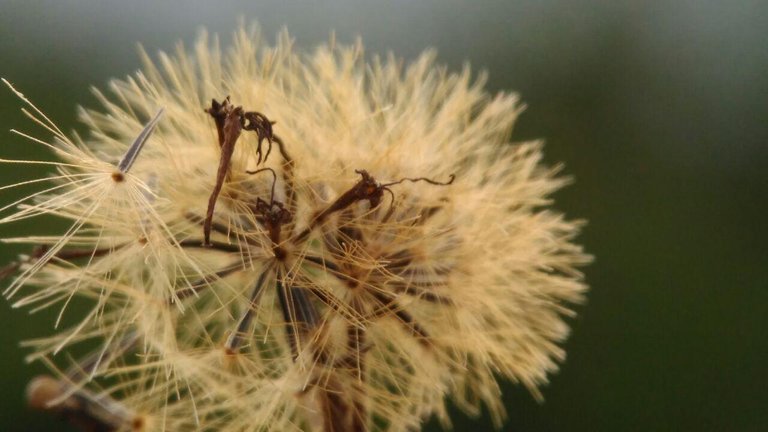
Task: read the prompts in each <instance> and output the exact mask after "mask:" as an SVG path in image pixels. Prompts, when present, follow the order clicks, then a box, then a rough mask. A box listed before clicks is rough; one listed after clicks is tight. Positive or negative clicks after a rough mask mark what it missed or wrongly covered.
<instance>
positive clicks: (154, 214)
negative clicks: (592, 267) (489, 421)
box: [0, 28, 589, 432]
mask: <svg viewBox="0 0 768 432" xmlns="http://www.w3.org/2000/svg"><path fill="white" fill-rule="evenodd" d="M143 60H144V68H143V70H142V71H141V72H138V73H137V74H136V75H134V76H132V77H128V78H126V79H124V80H116V81H112V82H111V83H110V91H111V96H106V95H105V94H103V93H101V92H99V91H96V95H97V97H98V98H99V100H100V101H101V103H102V104H103V108H102V109H101V110H82V111H81V118H82V120H83V121H84V122H85V123H86V124H87V125H88V126H89V128H90V130H91V131H90V135H89V136H88V137H86V138H85V139H80V138H79V137H74V138H68V137H67V136H65V135H64V134H63V133H61V131H60V130H59V129H58V128H57V127H56V126H55V125H54V124H53V122H52V121H50V120H49V119H48V118H47V117H45V115H44V114H43V113H42V112H41V111H40V110H38V109H37V108H35V107H34V105H32V103H31V102H29V101H28V100H27V99H26V98H24V96H23V95H21V93H18V92H17V94H18V95H19V96H20V97H21V98H22V100H23V101H24V102H25V103H26V104H27V106H28V107H29V108H30V110H28V111H25V112H27V113H28V115H29V116H30V117H31V118H32V119H33V120H34V121H35V122H36V123H37V124H38V125H40V126H42V127H43V128H44V129H45V130H47V131H48V132H49V133H51V134H52V135H53V139H52V140H49V141H46V140H42V139H38V138H33V137H32V136H31V135H29V134H26V133H21V132H19V134H21V135H22V136H24V137H25V138H27V139H29V140H31V141H33V142H35V143H37V144H39V145H42V146H45V147H47V148H49V149H50V150H52V151H53V153H54V155H55V156H56V157H57V158H58V160H56V161H52V162H48V161H10V160H3V161H2V162H3V163H9V164H10V163H21V164H28V163H42V164H48V165H51V166H52V167H54V168H55V169H56V174H53V175H51V176H50V177H46V178H43V179H39V180H33V181H31V182H24V183H19V184H15V185H9V186H5V187H4V188H12V187H16V186H20V185H25V184H29V183H33V184H36V183H40V184H45V183H47V184H49V185H50V186H48V187H46V188H44V189H42V190H41V191H39V192H36V193H34V194H32V195H30V196H28V197H26V198H24V199H22V200H20V201H17V202H13V203H10V204H8V205H6V206H5V207H3V208H2V211H3V212H4V213H3V214H4V216H1V217H0V223H2V224H12V223H14V222H16V221H19V220H22V219H27V218H32V217H38V216H43V215H53V216H57V217H60V218H63V219H65V220H68V221H70V224H71V225H70V228H69V229H68V230H67V231H66V232H65V233H64V234H62V235H60V236H28V237H20V238H6V239H4V241H6V242H14V243H28V244H31V245H32V247H33V249H32V252H31V253H30V254H29V255H25V256H21V257H19V259H18V260H17V261H16V262H13V263H11V264H9V265H8V266H7V267H6V268H4V269H3V270H2V272H1V274H0V276H5V277H8V276H11V275H13V274H15V275H16V276H15V279H13V280H12V281H11V282H10V285H9V286H8V288H7V289H6V291H5V295H6V296H7V297H8V298H10V299H12V300H13V302H14V303H13V304H14V306H16V307H22V306H24V307H29V308H32V310H38V309H42V308H58V310H59V311H60V313H59V320H57V322H56V327H57V330H56V333H55V334H54V335H52V336H49V337H46V338H41V339H37V340H33V341H29V342H26V343H25V344H26V345H27V346H28V347H30V349H31V351H32V353H31V354H30V357H29V359H30V360H39V361H42V362H44V363H46V364H47V365H48V366H49V367H50V368H51V370H52V376H47V377H39V378H37V379H35V380H34V381H33V382H32V383H31V384H30V386H29V390H28V399H29V401H30V404H31V405H32V406H34V407H37V408H40V409H44V410H47V411H50V412H53V413H57V414H59V415H61V416H63V417H65V418H67V419H69V420H70V421H71V422H73V423H75V424H77V425H79V426H81V427H82V428H84V429H86V430H109V431H112V430H133V431H144V430H167V431H177V430H265V431H268V430H274V431H286V430H296V431H337V432H339V431H365V430H370V431H404V430H413V429H418V428H419V426H420V424H421V423H422V422H423V421H424V420H425V419H427V418H429V417H431V416H437V417H438V418H439V419H440V421H441V422H442V423H443V425H444V426H445V427H450V419H449V418H448V415H447V410H446V407H445V404H446V402H447V401H448V400H452V401H453V402H454V403H455V404H456V405H457V406H459V407H460V408H461V409H463V410H464V411H466V412H467V413H469V414H473V415H477V414H479V412H480V409H481V407H482V406H485V407H486V408H487V409H488V411H489V412H490V413H491V415H492V416H493V419H494V421H495V422H496V424H497V426H499V427H500V426H501V425H502V423H503V421H504V416H505V413H504V408H503V404H502V402H501V392H500V390H499V386H498V384H497V381H496V378H497V377H502V378H504V379H507V380H511V381H513V382H519V383H522V384H523V385H524V386H526V387H527V388H528V389H529V390H530V391H531V393H532V394H533V395H534V396H535V397H536V398H541V393H540V391H539V388H540V387H541V386H542V385H543V384H545V383H546V382H547V376H548V375H549V374H550V373H552V372H554V371H556V370H557V367H558V363H559V362H561V361H563V359H564V352H563V350H562V348H561V347H560V346H559V343H561V342H562V341H563V340H564V339H565V337H566V336H567V333H568V327H567V325H566V323H565V322H564V320H563V317H567V316H570V315H572V312H571V311H570V309H569V305H571V304H575V303H578V302H580V301H582V299H583V293H584V291H585V289H586V286H585V285H584V284H583V282H582V275H581V274H580V273H579V272H578V270H577V267H579V266H581V265H584V264H586V263H587V262H588V261H589V256H587V255H585V254H584V253H583V252H582V249H581V248H580V247H579V246H577V245H575V244H573V243H572V240H573V238H574V236H575V235H576V234H577V232H578V230H579V228H580V225H581V223H580V222H574V221H568V220H566V219H564V217H563V216H562V215H560V214H558V213H556V212H553V211H551V210H548V209H546V206H547V205H549V204H550V200H549V198H548V197H549V196H550V195H551V194H552V193H553V192H554V191H556V190H557V189H559V188H560V187H562V186H563V185H565V184H566V183H567V182H568V180H567V179H566V178H563V177H559V176H558V172H559V170H560V167H559V166H558V167H554V168H547V167H545V166H543V165H542V163H541V147H542V146H541V143H538V142H532V143H516V144H513V143H510V142H509V137H510V134H511V130H512V126H513V124H514V122H515V120H516V118H517V116H518V114H519V113H520V111H521V110H522V107H521V105H520V104H519V102H518V100H517V98H516V97H515V96H514V95H511V94H499V95H497V96H495V97H492V96H490V95H489V94H488V93H486V92H485V91H484V90H483V84H484V79H483V78H482V77H481V78H480V79H477V80H473V79H472V77H471V73H470V71H469V69H468V68H465V69H464V70H463V71H462V72H461V73H459V74H454V73H449V72H447V71H446V70H445V69H444V68H441V67H437V66H435V65H434V56H433V54H431V53H426V54H424V55H422V56H421V57H420V58H419V59H418V60H416V61H415V62H414V63H413V64H412V65H410V66H408V67H403V66H402V62H401V61H400V60H398V59H396V58H394V57H391V56H390V57H387V58H378V57H374V58H373V60H372V61H371V62H370V63H367V62H366V61H365V58H364V55H363V50H362V46H361V45H360V44H359V43H358V44H355V45H352V46H341V45H337V44H336V43H335V41H333V40H332V41H331V42H330V44H328V45H324V46H321V47H319V48H317V49H316V50H315V51H314V52H313V53H311V54H305V55H302V54H297V53H296V52H295V51H294V50H293V48H292V40H291V39H290V37H289V36H288V35H287V34H286V33H285V32H283V33H282V34H280V36H279V37H278V41H277V44H276V46H274V47H270V46H268V45H266V44H265V43H263V42H262V41H261V37H260V34H259V32H258V31H257V30H256V29H255V28H252V29H249V30H246V29H241V30H239V31H237V32H236V34H235V37H234V43H233V47H232V48H230V49H229V50H227V51H226V52H224V53H223V52H222V51H221V50H220V48H219V45H218V42H217V40H216V39H215V38H209V37H208V36H207V35H206V34H205V33H203V34H202V35H201V37H200V38H199V40H198V41H197V43H196V44H195V46H194V49H193V50H192V51H191V54H190V52H188V51H187V50H186V49H185V48H183V47H181V46H180V47H179V48H178V50H177V52H176V53H175V55H174V56H169V55H166V54H164V53H161V54H160V56H159V62H158V63H154V62H153V61H152V60H151V59H150V57H149V56H147V55H146V54H143ZM6 83H7V82H6ZM9 85H10V84H9ZM73 298H76V299H78V301H79V302H81V303H85V304H87V305H89V307H88V308H86V311H87V313H86V314H85V316H83V317H78V318H77V319H74V320H72V319H67V316H68V308H67V306H68V304H69V303H70V300H71V299H73ZM70 321H74V324H73V325H70V326H66V325H62V323H69V322H70ZM78 353H81V354H82V353H86V354H83V355H80V354H78Z"/></svg>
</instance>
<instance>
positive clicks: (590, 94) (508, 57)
mask: <svg viewBox="0 0 768 432" xmlns="http://www.w3.org/2000/svg"><path fill="white" fill-rule="evenodd" d="M158 3H160V2H158ZM238 17H244V18H245V19H246V21H250V20H253V19H257V20H258V21H259V22H260V23H261V25H262V27H263V29H264V32H265V34H266V35H267V36H269V37H270V40H274V38H273V35H274V34H275V33H276V32H277V31H278V30H279V29H280V28H281V27H282V26H284V25H285V26H287V27H288V28H289V30H290V31H291V33H292V34H293V35H294V36H295V37H296V38H297V44H298V46H299V47H301V48H304V49H309V48H312V47H313V46H315V45H317V44H318V43H320V42H323V41H325V40H327V38H328V35H329V32H330V31H331V30H335V31H336V33H337V36H338V38H339V39H340V40H342V41H346V42H349V41H352V40H353V38H354V37H355V36H358V35H359V36H362V37H363V40H364V42H365V44H366V49H367V52H368V53H385V52H386V51H388V50H392V51H393V52H395V53H396V54H398V55H399V56H404V57H406V58H408V59H413V58H414V57H415V56H417V55H418V53H419V52H420V51H422V50H423V49H425V48H428V47H436V48H437V49H438V52H439V59H440V62H442V63H445V64H447V65H449V66H450V67H451V68H453V69H454V70H458V69H459V68H460V67H461V65H462V63H463V62H465V61H468V62H470V63H471V64H472V65H473V67H474V68H476V69H484V70H487V71H488V72H489V73H490V81H489V83H488V89H489V90H490V91H499V90H514V91H517V92H519V93H520V94H521V96H522V98H523V100H524V101H525V102H526V103H527V104H528V106H529V108H528V109H527V110H526V112H525V114H524V115H523V116H522V118H521V120H520V122H519V124H518V127H517V130H516V132H515V138H516V139H517V140H524V139H531V138H540V137H541V138H545V139H546V140H547V147H546V157H547V161H548V162H549V163H555V162H558V161H563V162H565V163H566V170H567V173H568V174H570V175H573V176H574V177H575V178H576V183H575V184H574V185H573V186H571V187H569V188H567V189H566V190H564V191H562V192H560V193H558V195H557V197H556V198H557V207H558V208H559V209H560V210H563V211H565V212H566V213H567V214H568V215H569V216H570V217H572V218H586V219H588V220H589V226H588V227H587V228H586V230H585V231H584V233H583V235H582V236H581V237H580V238H579V241H580V242H583V243H584V244H585V245H586V247H587V250H588V251H589V252H590V253H592V254H594V255H595V256H596V261H595V263H594V264H593V265H591V266H590V267H588V268H587V269H586V274H587V281H588V282H589V284H590V285H591V287H592V289H591V292H590V293H589V301H588V304H586V305H585V306H580V307H578V308H577V310H578V312H579V316H578V318H576V319H574V320H573V321H572V325H573V335H572V337H571V338H570V339H569V341H568V342H567V350H568V360H567V362H566V363H565V364H564V365H563V367H562V370H561V372H560V373H559V374H557V375H555V376H553V377H552V383H551V385H550V386H549V387H547V388H545V389H544V394H545V396H546V399H547V400H546V402H545V403H544V404H541V405H539V404H537V403H535V402H534V401H533V399H532V398H531V397H530V396H529V395H528V394H527V392H526V391H525V390H523V389H521V388H518V387H513V386H506V387H505V401H506V403H507V406H508V408H509V415H510V419H509V422H508V423H507V425H506V426H505V429H504V430H513V431H542V430H544V431H548V430H553V431H580V430H585V431H586V430H589V431H626V430H685V431H688V430H690V431H698V430H718V431H719V430H729V431H747V430H768V414H766V413H767V410H768V388H767V384H768V381H767V380H766V378H767V377H768V374H766V367H767V366H768V337H767V336H766V331H768V326H767V324H768V313H766V312H768V278H766V276H768V271H766V265H768V244H767V243H766V239H768V236H767V235H768V223H766V221H765V214H766V211H768V200H767V199H766V198H767V196H766V192H767V189H766V186H768V181H767V180H768V176H767V175H766V174H765V170H766V167H768V150H767V149H766V144H768V126H767V125H766V118H768V75H767V74H766V72H767V71H768V2H765V1H752V2H749V1H741V2H738V1H737V2H726V1H673V2H661V1H656V2H653V1H650V2H643V1H635V2H611V1H607V0H606V1H597V0H594V1H566V0H547V1H472V2H470V1H466V2H458V1H419V2H415V1H413V2H412V1H405V0H399V1H389V2H386V1H352V0H334V1H324V2H320V1H311V2H280V1H263V2H251V1H242V2H229V3H222V4H219V3H218V2H214V1H205V2H203V1H191V2H171V1H166V2H162V4H155V2H149V1H134V2H128V1H102V2H88V1H49V2H28V1H24V2H22V1H18V2H16V1H7V0H6V1H3V2H2V3H0V76H3V77H5V78H7V79H9V80H11V81H12V82H13V83H15V84H16V85H17V87H18V88H19V89H20V90H22V91H23V92H25V93H26V94H27V95H28V96H29V97H30V98H32V100H34V101H35V102H36V103H37V104H38V105H39V106H40V107H41V108H42V109H44V110H45V112H46V113H47V114H48V115H49V116H50V117H51V118H52V119H54V120H55V121H56V122H57V123H58V124H59V126H61V127H62V129H64V130H67V131H68V130H72V129H78V128H80V126H79V125H77V123H76V121H75V106H76V105H78V104H83V105H90V106H95V105H96V102H95V99H94V98H93V96H91V94H90V93H89V90H88V88H89V86H90V85H96V86H100V87H104V85H105V83H106V82H107V80H108V79H109V78H110V77H116V76H117V77H123V76H125V75H126V74H130V73H133V72H134V71H136V70H137V68H138V66H139V63H138V56H137V55H136V50H135V47H136V42H142V43H143V44H144V46H145V47H147V49H148V50H149V51H150V52H156V51H157V50H159V49H163V50H170V49H172V48H173V46H174V44H175V43H176V41H177V40H183V41H186V42H187V43H189V42H191V41H192V40H194V36H195V34H196V32H197V29H198V28H199V27H200V26H206V27H208V28H209V29H210V30H212V31H215V32H218V33H219V34H221V35H222V39H223V40H224V41H226V40H227V38H228V35H229V33H230V32H231V30H232V28H233V27H234V26H235V25H236V23H237V18H238ZM20 106H21V104H20V102H19V101H18V100H17V99H16V98H15V97H14V96H13V95H12V94H11V92H10V91H6V90H0V131H3V132H0V156H1V157H6V158H8V157H24V158H31V157H35V156H36V155H35V154H33V152H34V150H32V149H31V147H32V146H31V145H30V144H29V143H28V142H25V141H24V140H22V139H20V138H18V137H16V136H14V135H11V134H10V133H8V132H4V131H7V130H8V129H10V128H12V127H15V128H20V129H22V130H34V126H33V125H32V124H31V123H30V122H28V121H27V120H25V119H24V118H23V117H22V115H21V114H20V113H19V111H18V110H19V108H20ZM38 135H41V136H42V134H38ZM39 175H41V171H39V170H37V171H36V170H33V169H25V170H24V171H19V170H16V169H15V168H14V167H11V166H8V165H3V166H2V167H1V168H0V183H2V184H8V183H9V182H12V181H14V180H18V179H23V178H34V177H37V176H39ZM14 196H17V195H16V194H15V192H12V191H0V202H2V203H3V204H5V203H8V202H10V201H11V200H12V199H13V197H14ZM38 225H39V222H38ZM31 229H32V227H31V226H13V227H8V226H1V227H0V237H6V236H9V235H15V234H17V233H18V232H30V230H31ZM45 229H46V230H49V229H50V230H54V228H53V227H47V226H46V228H45ZM37 230H39V229H37ZM19 251H20V249H18V248H13V247H8V246H3V247H2V248H1V249H0V262H7V261H9V260H11V259H12V258H13V257H14V256H15V254H16V253H18V252H19ZM52 324H53V318H52V317H51V316H50V315H40V316H37V315H36V316H34V317H29V316H28V315H27V312H26V311H17V310H12V309H11V308H10V307H9V305H8V304H7V302H3V303H0V352H1V353H2V357H1V358H0V383H2V390H1V392H0V430H2V431H38V430H39V431H43V430H46V431H48V430H68V429H65V428H64V426H62V425H61V424H59V423H57V422H54V421H52V420H51V419H48V418H47V417H45V416H43V415H38V414H34V413H30V412H29V411H27V410H26V408H25V407H24V404H23V402H22V401H23V391H24V387H25V384H26V382H27V381H28V380H29V379H30V377H32V376H33V375H35V374H37V373H40V372H41V371H42V368H41V367H40V366H38V365H33V366H26V365H24V363H23V357H24V354H25V352H24V351H23V350H21V349H19V348H18V344H19V342H20V341H21V340H23V339H27V338H31V337H33V336H40V335H45V334H48V333H49V332H50V330H51V326H52ZM454 418H455V424H456V429H457V430H460V431H462V430H474V431H480V430H490V429H491V426H490V423H489V422H488V420H487V419H480V420H475V419H468V418H466V417H465V416H462V415H459V414H457V415H455V416H454ZM429 428H430V430H437V426H436V424H434V423H431V424H430V426H429Z"/></svg>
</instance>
